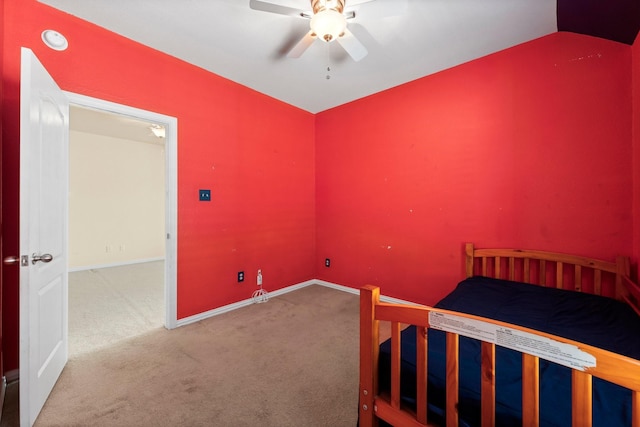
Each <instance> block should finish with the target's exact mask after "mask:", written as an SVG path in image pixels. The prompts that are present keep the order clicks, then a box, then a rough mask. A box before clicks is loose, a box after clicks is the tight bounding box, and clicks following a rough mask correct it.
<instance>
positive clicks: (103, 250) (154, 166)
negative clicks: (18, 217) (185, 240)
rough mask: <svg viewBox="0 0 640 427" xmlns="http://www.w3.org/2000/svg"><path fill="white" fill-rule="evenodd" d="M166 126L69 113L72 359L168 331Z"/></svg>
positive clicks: (98, 113) (81, 110) (76, 110)
mask: <svg viewBox="0 0 640 427" xmlns="http://www.w3.org/2000/svg"><path fill="white" fill-rule="evenodd" d="M165 132H166V129H165V127H164V126H162V125H160V124H157V123H153V122H149V121H146V120H140V119H138V118H136V117H129V116H125V115H122V114H115V113H112V112H107V111H103V110H95V109H90V108H86V107H80V106H77V105H71V106H70V108H69V257H68V259H69V261H68V262H69V358H71V359H73V358H75V357H78V356H81V355H82V354H85V353H90V352H93V351H97V350H100V349H102V348H105V347H109V346H111V345H114V344H116V343H117V342H119V341H122V340H125V339H128V338H132V337H134V336H137V335H141V334H144V333H147V332H150V331H152V330H154V329H157V328H161V327H163V326H164V311H165V310H164V283H165V280H164V257H165V241H166V238H165V221H164V215H165V211H166V209H165V203H166V200H165V194H166V189H165V185H166V180H165V171H166V165H165V163H166V156H165V150H166V147H165V145H166V144H165Z"/></svg>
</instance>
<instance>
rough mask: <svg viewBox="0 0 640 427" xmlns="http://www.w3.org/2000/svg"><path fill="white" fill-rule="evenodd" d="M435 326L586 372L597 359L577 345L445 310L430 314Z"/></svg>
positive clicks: (430, 319) (432, 325)
mask: <svg viewBox="0 0 640 427" xmlns="http://www.w3.org/2000/svg"><path fill="white" fill-rule="evenodd" d="M429 323H430V325H431V327H432V328H434V329H439V330H441V331H445V332H453V333H456V334H458V335H463V336H465V337H469V338H475V339H478V340H482V341H487V342H490V343H493V344H496V345H499V346H502V347H506V348H510V349H512V350H517V351H520V352H522V353H527V354H531V355H533V356H537V357H540V358H541V359H546V360H549V361H551V362H555V363H557V364H559V365H563V366H567V367H569V368H573V369H577V370H580V371H584V370H585V369H586V368H592V367H595V366H596V358H595V357H594V356H593V355H591V354H589V353H587V352H584V351H582V350H580V349H579V348H578V347H576V346H574V345H571V344H566V343H563V342H560V341H556V340H552V339H550V338H546V337H541V336H538V335H535V334H531V333H528V332H523V331H519V330H517V329H511V328H505V327H502V326H498V325H494V324H492V323H489V322H483V321H480V320H473V319H467V318H464V317H461V316H456V315H452V314H444V313H436V312H433V311H432V312H430V313H429Z"/></svg>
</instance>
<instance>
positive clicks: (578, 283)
mask: <svg viewBox="0 0 640 427" xmlns="http://www.w3.org/2000/svg"><path fill="white" fill-rule="evenodd" d="M574 272H575V273H574V274H575V276H574V282H573V290H574V291H576V292H582V267H581V266H579V265H576V266H575V269H574Z"/></svg>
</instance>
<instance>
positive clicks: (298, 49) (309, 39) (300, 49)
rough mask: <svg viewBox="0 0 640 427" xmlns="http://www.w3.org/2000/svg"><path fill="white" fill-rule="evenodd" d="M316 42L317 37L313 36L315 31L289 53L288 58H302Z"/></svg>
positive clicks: (308, 34) (306, 35)
mask: <svg viewBox="0 0 640 427" xmlns="http://www.w3.org/2000/svg"><path fill="white" fill-rule="evenodd" d="M315 40H316V36H315V35H313V31H309V32H308V33H307V34H305V35H304V37H303V38H302V39H300V41H299V42H298V43H297V44H296V45H295V46H294V47H293V49H291V50H290V51H289V53H288V54H287V57H289V58H300V56H302V54H303V53H304V51H305V50H307V49H308V48H309V46H311V45H312V44H313V42H314V41H315Z"/></svg>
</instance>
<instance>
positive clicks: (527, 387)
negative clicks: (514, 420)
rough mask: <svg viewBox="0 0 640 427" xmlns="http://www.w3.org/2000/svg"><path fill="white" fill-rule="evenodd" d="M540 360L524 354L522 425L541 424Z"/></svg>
mask: <svg viewBox="0 0 640 427" xmlns="http://www.w3.org/2000/svg"><path fill="white" fill-rule="evenodd" d="M539 366H540V359H539V358H537V357H536V356H532V355H530V354H522V425H525V426H537V425H539V424H540V376H539V372H540V370H539Z"/></svg>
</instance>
